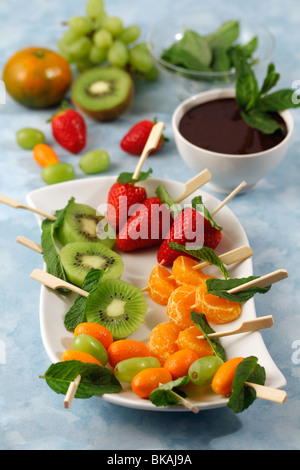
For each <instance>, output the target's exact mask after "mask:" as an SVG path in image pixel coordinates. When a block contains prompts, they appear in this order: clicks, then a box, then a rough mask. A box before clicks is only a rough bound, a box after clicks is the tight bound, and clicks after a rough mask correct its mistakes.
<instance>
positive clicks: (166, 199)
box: [155, 185, 182, 218]
mask: <svg viewBox="0 0 300 470" xmlns="http://www.w3.org/2000/svg"><path fill="white" fill-rule="evenodd" d="M155 194H156V195H157V197H158V198H159V199H160V200H161V202H162V203H163V204H166V205H167V206H168V208H169V210H170V212H171V213H172V215H173V218H175V217H176V216H177V215H178V214H179V213H180V212H181V211H182V209H181V206H180V205H179V204H176V202H175V201H174V199H172V198H171V196H170V194H169V193H168V191H167V190H166V188H165V187H164V186H162V185H160V186H158V187H157V188H156V191H155Z"/></svg>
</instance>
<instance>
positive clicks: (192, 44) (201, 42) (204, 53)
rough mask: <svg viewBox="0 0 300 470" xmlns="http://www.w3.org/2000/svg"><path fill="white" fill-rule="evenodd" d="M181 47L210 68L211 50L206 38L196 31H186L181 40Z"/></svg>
mask: <svg viewBox="0 0 300 470" xmlns="http://www.w3.org/2000/svg"><path fill="white" fill-rule="evenodd" d="M180 46H181V48H182V49H183V51H184V52H187V53H189V54H191V55H192V56H193V57H194V58H196V59H198V60H200V61H201V63H202V64H204V65H205V66H207V67H209V65H210V63H211V59H212V52H211V48H210V47H209V45H208V44H207V41H206V40H205V38H203V37H202V36H200V34H198V33H197V32H196V31H192V30H190V29H186V30H185V33H184V35H183V37H182V39H181V40H180Z"/></svg>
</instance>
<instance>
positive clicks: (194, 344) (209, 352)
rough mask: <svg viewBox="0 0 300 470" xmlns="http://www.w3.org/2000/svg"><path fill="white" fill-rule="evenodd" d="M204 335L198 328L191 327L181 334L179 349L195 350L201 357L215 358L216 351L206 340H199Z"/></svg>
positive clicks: (178, 342)
mask: <svg viewBox="0 0 300 470" xmlns="http://www.w3.org/2000/svg"><path fill="white" fill-rule="evenodd" d="M201 335H202V333H201V331H200V330H199V328H197V326H190V327H189V328H187V329H186V330H183V331H181V332H180V333H179V335H178V338H177V345H178V347H179V349H193V350H194V351H196V353H197V354H198V356H199V357H204V356H213V355H214V350H213V348H212V347H211V345H210V344H209V342H208V341H207V340H206V339H204V338H198V336H201Z"/></svg>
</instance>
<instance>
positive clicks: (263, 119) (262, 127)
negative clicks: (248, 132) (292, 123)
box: [241, 108, 282, 134]
mask: <svg viewBox="0 0 300 470" xmlns="http://www.w3.org/2000/svg"><path fill="white" fill-rule="evenodd" d="M241 115H242V118H243V119H244V121H245V122H246V123H247V124H248V125H249V126H250V127H254V128H255V129H258V130H259V131H261V132H263V133H264V134H273V133H274V132H276V131H277V130H282V126H281V125H280V124H279V123H278V122H277V121H275V119H272V118H271V117H270V115H269V114H267V113H266V112H263V111H261V110H260V109H259V108H253V109H250V110H249V111H247V112H244V111H242V112H241Z"/></svg>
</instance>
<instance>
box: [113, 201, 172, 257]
mask: <svg viewBox="0 0 300 470" xmlns="http://www.w3.org/2000/svg"><path fill="white" fill-rule="evenodd" d="M172 223H173V218H172V216H171V213H170V211H169V209H168V208H167V206H166V205H165V204H163V203H162V201H161V200H160V199H159V198H158V197H156V196H154V197H150V198H148V199H146V200H145V201H144V202H143V203H142V204H140V205H139V206H138V208H137V209H136V211H135V213H134V214H132V216H130V217H129V219H128V220H127V223H126V224H125V225H124V227H123V228H122V229H121V230H120V232H119V234H118V236H117V247H118V248H119V249H120V250H122V251H134V250H138V249H140V248H147V247H150V246H154V245H158V244H161V242H162V240H163V239H164V236H165V235H166V233H167V232H168V230H169V228H170V227H171V225H172Z"/></svg>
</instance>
